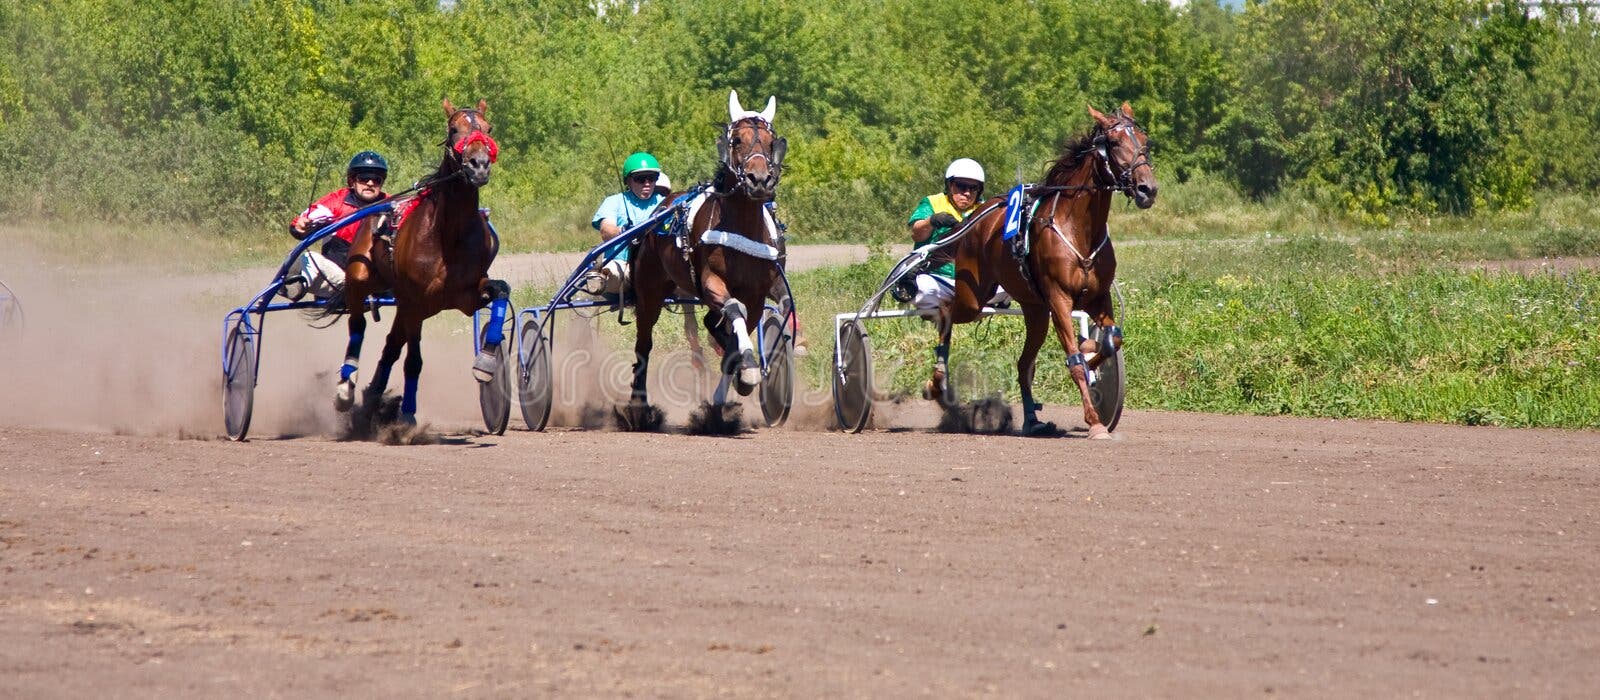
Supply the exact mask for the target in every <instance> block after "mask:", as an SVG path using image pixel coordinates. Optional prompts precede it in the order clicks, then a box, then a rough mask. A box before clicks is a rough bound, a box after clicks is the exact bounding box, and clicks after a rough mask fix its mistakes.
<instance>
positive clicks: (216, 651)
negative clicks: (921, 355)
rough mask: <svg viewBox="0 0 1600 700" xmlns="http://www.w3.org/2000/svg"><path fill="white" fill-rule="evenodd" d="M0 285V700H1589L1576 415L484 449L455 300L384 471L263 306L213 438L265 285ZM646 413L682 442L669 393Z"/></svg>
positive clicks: (1223, 422)
mask: <svg viewBox="0 0 1600 700" xmlns="http://www.w3.org/2000/svg"><path fill="white" fill-rule="evenodd" d="M834 254H836V253H827V254H819V255H821V257H822V258H826V256H827V255H834ZM837 254H840V255H846V256H848V255H854V253H853V252H851V251H850V250H844V251H843V252H842V253H837ZM828 259H831V258H828ZM530 260H534V258H530ZM559 262H560V261H559V260H557V261H555V262H552V263H551V265H552V266H556V265H558V264H559ZM529 264H530V265H533V266H534V267H533V269H534V270H535V272H530V273H528V274H530V275H534V274H539V273H537V269H539V268H538V267H537V265H535V264H534V263H529ZM0 265H3V267H0V275H3V276H4V278H5V279H6V282H7V283H8V284H9V285H10V286H11V287H12V288H13V289H15V290H16V291H17V293H18V295H19V296H20V297H22V298H23V299H24V300H25V303H26V304H27V309H28V329H27V333H26V335H25V336H24V337H22V338H21V339H15V338H11V339H0V629H3V630H5V632H4V633H0V698H9V697H19V698H22V697H25V698H37V697H86V696H87V697H163V698H165V697H173V696H183V697H189V696H208V697H218V696H223V697H237V696H248V697H296V698H299V697H346V696H377V697H392V696H424V697H440V696H462V697H505V696H513V697H527V696H547V695H562V696H585V697H586V696H597V695H598V696H635V697H703V696H713V695H735V696H752V695H756V696H802V697H814V696H845V697H883V696H894V697H899V696H911V695H928V696H938V697H947V696H969V695H998V696H1005V697H1014V696H1031V697H1061V696H1089V697H1102V696H1137V697H1144V696H1167V697H1194V696H1206V697H1240V696H1247V695H1256V696H1260V695H1269V694H1270V695H1285V696H1317V697H1325V696H1334V697H1354V696H1368V697H1371V696H1377V697H1393V696H1398V695H1402V694H1403V695H1417V696H1423V697H1449V698H1455V697H1471V696H1478V697H1505V696H1517V697H1522V696H1536V697H1562V696H1565V697H1584V696H1592V695H1593V692H1594V690H1593V689H1594V688H1596V687H1600V664H1597V663H1595V661H1594V660H1595V659H1596V658H1600V584H1597V583H1596V582H1597V581H1600V555H1597V552H1600V536H1597V535H1600V532H1597V530H1600V527H1597V525H1596V523H1597V522H1600V518H1597V517H1596V516H1597V511H1600V433H1597V432H1593V431H1589V432H1582V431H1548V430H1502V429H1493V428H1465V427H1451V426H1430V425H1400V424H1390V423H1374V422H1354V421H1345V422H1338V421H1325V420H1303V419H1277V418H1273V419H1268V418H1248V417H1221V416H1204V415H1190V414H1170V413H1149V412H1130V413H1129V414H1128V415H1126V416H1125V417H1124V419H1123V423H1122V425H1121V427H1120V428H1119V430H1118V432H1117V434H1116V437H1117V439H1115V440H1112V441H1110V442H1105V443H1091V442H1089V441H1087V440H1083V439H1081V437H1080V436H1081V435H1082V432H1081V431H1073V432H1070V433H1069V434H1068V435H1067V436H1066V437H1062V438H1054V439H1024V438H1016V437H994V436H989V437H982V436H967V435H943V434H938V433H934V432H931V430H930V427H931V426H933V425H935V424H936V423H937V416H936V415H934V413H933V412H932V411H930V410H929V409H928V408H927V407H926V406H925V405H922V404H917V403H910V404H905V405H901V406H892V405H885V406H882V407H880V411H879V413H878V417H879V419H880V422H879V423H878V425H879V426H881V427H884V428H887V430H878V431H872V432H868V433H866V434H862V435H844V434H839V433H834V432H828V431H827V430H826V425H827V424H828V422H829V420H830V419H829V416H830V415H831V411H830V408H829V407H828V405H827V399H826V396H825V394H815V393H813V394H808V395H806V396H804V397H802V400H801V401H800V402H799V404H798V405H797V406H796V409H795V415H794V417H793V418H792V420H791V424H790V426H789V427H787V428H784V429H777V430H760V431H756V432H752V433H747V434H745V435H743V436H740V437H735V438H709V437H693V436H688V435H683V434H677V433H676V432H673V433H668V434H622V433H615V432H608V431H604V430H574V429H558V430H552V431H550V432H547V433H542V434H533V433H527V432H523V431H519V430H513V431H512V432H511V433H509V434H507V435H505V436H503V437H491V436H483V435H481V434H478V433H477V432H475V431H474V430H473V428H475V427H478V426H479V424H480V423H479V418H478V407H477V395H476V385H475V384H474V383H473V382H471V380H470V379H468V374H467V368H468V366H469V364H470V358H471V346H470V342H469V341H468V339H467V330H466V328H467V326H466V323H465V322H464V319H461V318H460V317H459V316H455V317H451V318H449V319H446V320H440V321H435V322H430V324H429V326H428V328H429V331H428V333H429V336H428V341H427V343H426V344H425V347H426V353H427V355H428V358H429V359H428V362H427V365H426V368H425V370H424V376H423V382H422V387H423V388H422V396H421V405H422V413H423V417H424V419H425V420H427V421H430V422H431V428H430V430H431V432H430V434H431V435H433V436H435V437H436V438H437V442H438V444H433V445H422V446H418V445H412V446H406V447H391V446H385V445H382V444H377V443H368V442H340V441H337V440H335V439H333V438H332V437H331V436H334V435H337V433H338V430H337V418H336V417H335V416H333V415H331V409H330V408H329V406H328V404H329V403H330V402H329V401H328V398H329V397H328V392H329V386H330V384H331V381H330V378H329V377H328V376H327V374H326V372H327V371H328V370H331V369H332V368H333V366H334V365H336V363H337V360H338V358H339V357H340V356H341V350H342V346H343V342H344V339H343V333H342V332H340V331H338V330H330V331H316V330H312V329H308V328H306V327H305V326H304V325H303V324H302V323H300V322H299V320H298V319H295V318H294V317H293V316H291V315H287V314H283V315H278V316H275V317H273V318H272V319H271V321H270V322H269V324H268V325H269V326H270V330H269V331H268V335H267V341H266V343H265V345H264V356H263V367H262V383H261V387H260V389H259V391H258V392H257V397H256V407H257V413H256V419H255V422H254V425H253V427H252V435H253V436H254V439H253V440H252V441H250V442H246V443H229V442H225V441H220V440H217V439H215V437H216V436H217V435H218V434H219V433H220V432H221V431H222V427H221V417H220V404H221V381H220V380H221V377H220V371H219V370H218V366H219V361H220V357H219V342H220V336H221V330H222V328H221V316H222V313H223V312H224V311H225V310H226V309H228V308H231V307H232V306H234V305H236V304H238V303H240V302H241V301H242V298H241V294H248V293H249V292H250V291H253V289H254V288H255V287H257V286H259V285H260V284H262V283H264V282H265V280H264V279H257V278H258V277H261V275H252V274H245V273H241V274H239V275H233V276H229V277H227V278H225V279H217V280H210V281H209V282H208V281H207V280H205V279H200V278H191V277H174V276H166V275H161V274H156V273H151V272H149V271H137V270H106V269H95V270H78V269H72V268H70V267H68V266H62V265H60V264H50V263H45V262H40V261H21V262H20V263H19V261H18V259H17V258H15V257H12V258H9V259H6V260H0ZM552 269H563V270H564V269H566V268H564V267H563V268H557V267H552ZM241 290H242V291H241ZM386 325H387V324H381V325H379V326H377V327H376V328H375V329H374V330H372V331H369V333H370V334H371V335H372V336H373V337H374V338H375V337H377V336H378V335H379V334H380V333H381V332H382V329H383V328H384V327H385V326H386ZM565 337H567V338H570V340H568V341H566V342H568V343H569V345H566V346H564V348H563V357H581V356H583V355H584V354H585V353H586V352H587V353H589V357H588V359H586V360H584V361H582V362H579V363H577V364H574V365H572V366H570V367H568V366H562V367H560V368H558V384H561V382H562V381H563V380H562V379H560V377H563V376H567V375H564V374H559V373H560V372H568V371H570V372H571V373H572V376H574V377H577V376H583V377H588V378H589V379H588V380H586V381H588V382H589V383H588V384H585V385H582V388H581V390H580V391H581V393H583V394H584V395H586V396H593V397H598V398H597V399H596V400H598V401H602V402H603V401H606V400H608V399H609V400H616V399H618V398H619V397H620V396H625V394H622V393H620V392H621V391H622V387H623V386H625V381H626V369H627V365H628V362H629V361H631V356H628V355H627V354H621V355H618V354H617V353H613V352H609V351H607V350H605V349H604V348H603V344H596V342H595V339H594V337H593V336H585V335H584V334H583V333H581V332H580V333H574V332H568V333H566V336H565ZM586 338H587V340H586ZM374 344H375V343H374ZM375 352H376V351H375V350H374V349H372V348H371V347H369V349H368V358H371V357H372V356H373V354H374V353H375ZM370 361H371V360H370V359H369V363H370ZM684 364H685V363H684V362H682V361H681V358H680V359H679V361H675V362H674V361H663V363H662V365H663V366H668V367H673V366H676V367H682V366H684ZM662 374H663V375H664V376H665V377H667V378H670V377H672V376H674V375H673V371H672V370H668V371H665V372H662ZM663 381H666V380H665V379H664V380H663ZM669 383H670V382H669ZM688 383H689V384H690V385H693V384H694V381H693V378H692V376H691V378H690V380H689V381H688ZM567 385H573V384H567ZM564 386H566V385H564ZM690 389H695V390H703V389H704V387H703V386H702V387H694V386H691V387H690ZM656 396H659V397H665V398H664V400H668V403H671V404H672V405H670V406H669V407H668V408H669V411H668V418H669V421H671V423H672V425H673V426H674V427H675V428H676V427H681V425H682V423H683V420H684V416H685V415H686V414H687V413H688V410H689V408H690V407H691V405H692V399H693V397H694V396H695V394H693V393H685V394H683V395H682V396H679V397H677V398H676V399H671V396H672V395H671V393H670V392H669V391H666V390H665V389H664V388H663V389H662V390H661V391H659V392H658V393H657V394H656ZM1075 413H1076V411H1071V410H1068V409H1066V408H1064V407H1060V406H1052V407H1049V409H1047V414H1046V416H1045V417H1046V418H1047V419H1049V420H1054V421H1057V422H1058V423H1061V424H1062V425H1065V426H1071V425H1074V424H1076V423H1077V421H1076V420H1075V415H1074V414H1075ZM753 414H754V407H753V406H751V407H750V410H748V411H747V415H753ZM512 422H513V426H520V421H519V420H518V419H517V418H516V417H515V414H514V415H513V419H512ZM562 422H564V423H566V424H573V423H581V422H583V421H582V420H578V419H576V418H574V417H573V416H567V417H566V419H565V420H563V421H562ZM295 436H302V437H295Z"/></svg>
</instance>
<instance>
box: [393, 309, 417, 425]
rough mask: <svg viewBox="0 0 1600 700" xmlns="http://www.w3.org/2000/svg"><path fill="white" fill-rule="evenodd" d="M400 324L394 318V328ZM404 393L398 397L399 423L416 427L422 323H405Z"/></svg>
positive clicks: (400, 324)
mask: <svg viewBox="0 0 1600 700" xmlns="http://www.w3.org/2000/svg"><path fill="white" fill-rule="evenodd" d="M400 326H402V323H400V320H398V318H395V328H400ZM405 326H406V340H405V344H406V352H405V392H403V393H402V395H400V422H402V424H406V425H416V387H418V380H421V379H422V321H414V323H405Z"/></svg>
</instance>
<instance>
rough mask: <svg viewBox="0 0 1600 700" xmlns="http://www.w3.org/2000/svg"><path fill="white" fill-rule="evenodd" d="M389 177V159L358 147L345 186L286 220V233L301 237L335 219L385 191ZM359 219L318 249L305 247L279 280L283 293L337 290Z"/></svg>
mask: <svg viewBox="0 0 1600 700" xmlns="http://www.w3.org/2000/svg"><path fill="white" fill-rule="evenodd" d="M388 177H389V161H387V160H384V158H383V156H381V155H378V153H377V152H376V151H362V152H360V153H357V154H356V155H355V157H353V158H351V159H350V165H349V166H348V167H346V168H345V170H344V181H345V186H344V187H343V188H340V189H337V190H334V191H332V192H329V193H327V194H325V195H323V196H322V198H321V199H318V200H317V201H315V202H313V203H312V204H311V206H309V207H306V210H305V211H303V212H300V215H299V216H296V217H294V221H292V222H290V223H289V235H291V236H294V238H295V240H297V241H298V240H304V239H305V237H306V236H307V235H310V234H311V233H312V232H314V231H317V230H318V229H321V228H322V227H323V226H325V225H327V224H328V223H330V222H332V221H333V220H335V219H338V218H341V217H344V216H348V215H350V214H352V213H354V212H355V211H357V210H359V209H361V208H362V207H366V206H368V205H371V204H372V203H374V202H377V201H378V200H380V199H383V198H384V197H387V196H388V195H387V194H385V193H384V192H383V183H384V181H385V180H387V179H388ZM360 228H361V222H360V221H353V222H351V223H349V224H347V225H345V226H343V227H341V228H340V229H339V230H338V231H336V232H335V233H334V234H333V235H332V236H329V237H328V239H327V241H326V242H324V243H323V244H322V252H321V253H318V252H316V251H312V250H307V251H306V252H305V254H304V255H301V256H300V259H299V260H296V261H295V263H294V265H293V266H291V267H290V268H289V276H288V277H286V278H285V279H284V281H283V292H282V293H283V295H284V296H286V297H288V298H289V299H290V300H291V301H299V300H300V298H301V297H303V296H305V294H306V292H307V291H310V292H311V293H312V294H313V295H314V296H316V297H317V298H319V299H325V298H328V297H331V296H333V295H335V294H338V293H339V290H340V289H342V288H343V287H344V263H345V258H347V257H348V256H349V255H350V243H351V241H353V240H355V237H356V231H357V230H358V229H360Z"/></svg>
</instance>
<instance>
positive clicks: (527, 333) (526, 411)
mask: <svg viewBox="0 0 1600 700" xmlns="http://www.w3.org/2000/svg"><path fill="white" fill-rule="evenodd" d="M521 333H522V338H521V340H520V342H519V343H518V345H520V346H521V347H522V352H523V353H524V354H526V355H527V358H526V359H524V360H522V361H521V362H520V363H519V364H520V366H519V367H518V368H517V369H518V371H517V402H518V403H519V404H521V406H522V422H523V423H526V424H528V429H529V430H544V426H545V424H547V423H549V422H550V405H551V404H552V403H554V397H555V393H554V391H553V389H554V387H553V386H552V384H551V380H550V341H549V340H548V339H546V338H545V337H544V334H543V333H541V332H540V328H539V322H538V320H536V319H532V318H530V319H528V320H527V321H525V322H523V324H522V330H521Z"/></svg>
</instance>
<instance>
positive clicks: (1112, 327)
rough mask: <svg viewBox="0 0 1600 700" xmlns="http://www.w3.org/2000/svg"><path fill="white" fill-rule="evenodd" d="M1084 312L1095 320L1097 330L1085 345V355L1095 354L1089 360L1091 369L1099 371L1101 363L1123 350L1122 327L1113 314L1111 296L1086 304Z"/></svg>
mask: <svg viewBox="0 0 1600 700" xmlns="http://www.w3.org/2000/svg"><path fill="white" fill-rule="evenodd" d="M1084 311H1087V312H1088V313H1089V317H1090V318H1093V319H1094V320H1095V328H1094V330H1093V331H1092V333H1093V335H1091V336H1090V338H1089V340H1088V341H1087V342H1085V343H1084V344H1083V352H1084V354H1085V355H1087V354H1089V353H1094V357H1092V358H1090V359H1089V369H1099V368H1100V363H1102V362H1105V361H1106V358H1107V357H1110V356H1112V355H1115V354H1116V353H1117V350H1120V349H1121V348H1122V327H1121V326H1118V325H1117V320H1116V318H1114V317H1113V315H1112V313H1111V295H1110V294H1105V295H1103V296H1101V297H1100V298H1098V299H1095V300H1094V301H1092V302H1089V303H1088V304H1085V305H1084Z"/></svg>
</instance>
